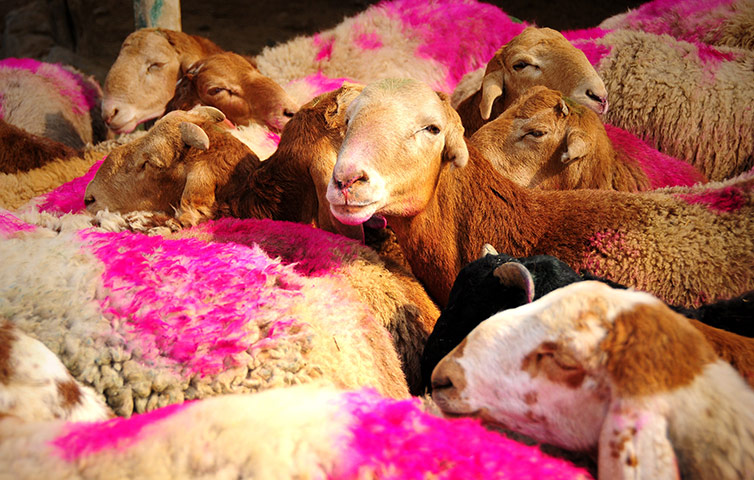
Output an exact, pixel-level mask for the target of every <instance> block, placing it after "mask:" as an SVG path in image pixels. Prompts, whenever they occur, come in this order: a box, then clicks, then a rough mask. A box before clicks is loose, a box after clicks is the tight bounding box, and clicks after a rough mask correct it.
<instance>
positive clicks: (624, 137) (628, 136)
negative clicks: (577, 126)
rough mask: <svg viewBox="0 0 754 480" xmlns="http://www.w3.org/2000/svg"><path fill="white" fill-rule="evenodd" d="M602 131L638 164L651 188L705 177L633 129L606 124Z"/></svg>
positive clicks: (700, 180)
mask: <svg viewBox="0 0 754 480" xmlns="http://www.w3.org/2000/svg"><path fill="white" fill-rule="evenodd" d="M605 131H606V132H607V136H608V137H609V138H610V141H611V142H612V144H613V147H614V148H615V149H616V150H617V151H618V152H619V153H623V154H624V155H625V156H626V157H627V158H630V159H631V160H632V161H633V162H636V163H638V164H639V166H640V167H641V169H642V170H643V171H644V173H645V174H646V175H647V178H649V181H650V187H651V189H656V188H661V187H671V186H676V185H684V186H691V185H694V184H696V183H699V182H706V181H707V179H706V178H705V176H704V175H703V174H702V173H701V172H700V171H699V170H697V169H696V168H695V167H694V166H693V165H691V164H690V163H688V162H684V161H683V160H679V159H677V158H674V157H671V156H669V155H665V154H664V153H662V152H659V151H657V150H655V149H654V148H652V147H651V146H649V144H647V143H646V142H645V141H644V140H642V139H640V138H639V137H637V136H635V135H633V134H632V133H629V132H627V131H625V130H623V129H621V128H618V127H614V126H612V125H605Z"/></svg>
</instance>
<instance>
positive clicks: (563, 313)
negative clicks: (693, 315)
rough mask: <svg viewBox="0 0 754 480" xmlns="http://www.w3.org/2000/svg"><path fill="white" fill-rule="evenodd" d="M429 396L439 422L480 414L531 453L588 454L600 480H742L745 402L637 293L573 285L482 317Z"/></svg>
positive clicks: (753, 421)
mask: <svg viewBox="0 0 754 480" xmlns="http://www.w3.org/2000/svg"><path fill="white" fill-rule="evenodd" d="M660 346H662V348H660ZM668 358H672V359H673V361H672V362H669V361H668ZM490 372H494V373H490ZM432 384H433V399H434V400H435V401H436V402H437V404H438V406H440V408H441V409H442V410H443V411H444V412H446V413H448V414H452V415H463V414H471V413H472V412H481V415H482V416H484V418H486V419H487V420H488V421H490V422H493V423H500V424H505V425H507V426H508V427H509V428H512V429H514V430H516V431H519V432H521V433H524V434H526V435H530V436H532V437H533V438H535V439H537V440H539V441H543V442H548V443H554V444H556V445H560V446H562V447H564V448H567V449H573V450H592V449H594V448H595V447H596V448H598V458H599V466H598V469H599V478H601V479H610V478H621V477H634V478H690V479H702V478H720V479H735V478H748V477H750V476H751V473H752V472H754V412H753V411H752V409H751V405H753V404H754V390H752V389H751V387H750V386H749V385H747V384H746V383H745V382H744V381H743V379H742V378H741V376H740V375H738V374H737V373H736V372H735V370H733V368H732V367H731V366H730V365H728V364H726V363H725V362H724V361H722V360H720V359H718V358H717V356H716V355H715V353H714V352H713V350H712V348H710V346H709V345H708V344H707V342H705V340H704V338H703V336H702V335H701V334H700V332H699V331H697V330H696V329H695V328H693V327H691V325H689V324H688V322H687V321H686V319H684V318H683V317H681V316H680V315H678V314H676V313H674V312H672V311H671V310H670V309H669V308H668V307H667V306H666V305H663V304H662V302H660V301H659V300H658V299H657V298H655V297H653V296H652V295H649V294H647V293H644V292H635V291H627V290H615V289H612V288H610V287H609V286H607V285H605V284H603V283H600V282H594V281H587V282H578V283H575V284H572V285H569V286H567V287H564V288H561V289H558V290H556V291H554V292H551V293H550V294H548V295H546V296H544V297H542V298H541V299H540V300H538V301H537V302H534V303H531V304H529V305H524V306H522V307H519V308H516V309H512V310H507V311H505V312H502V313H500V314H497V315H494V316H492V317H490V318H489V319H488V320H486V321H484V322H482V323H481V324H480V325H479V326H478V327H477V328H475V329H474V331H472V333H471V334H470V335H469V336H468V337H467V338H466V341H465V342H464V344H463V345H462V346H459V347H458V348H456V349H454V351H453V352H451V353H450V354H449V355H448V356H446V357H445V358H444V359H443V360H442V362H440V364H438V365H437V367H436V368H435V370H434V372H433V374H432ZM503 391H504V392H506V394H505V395H499V394H496V393H495V392H503Z"/></svg>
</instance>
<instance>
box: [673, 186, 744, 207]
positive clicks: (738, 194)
mask: <svg viewBox="0 0 754 480" xmlns="http://www.w3.org/2000/svg"><path fill="white" fill-rule="evenodd" d="M676 196H677V197H678V198H680V199H682V200H683V201H685V202H686V203H688V204H689V205H696V204H702V205H705V206H706V207H707V209H708V210H709V211H711V212H714V213H717V214H720V213H734V212H737V211H739V210H741V209H742V208H743V207H744V206H745V205H746V203H747V201H748V197H747V195H746V193H745V192H744V191H743V190H742V189H741V188H740V187H737V186H734V185H733V186H729V187H724V188H720V189H710V190H708V191H706V192H704V193H679V194H677V195H676Z"/></svg>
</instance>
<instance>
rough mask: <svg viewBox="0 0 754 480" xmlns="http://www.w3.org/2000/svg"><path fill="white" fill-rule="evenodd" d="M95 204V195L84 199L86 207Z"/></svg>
mask: <svg viewBox="0 0 754 480" xmlns="http://www.w3.org/2000/svg"><path fill="white" fill-rule="evenodd" d="M93 203H94V195H92V194H89V195H87V196H85V197H84V205H85V206H87V207H88V206H89V205H91V204H93Z"/></svg>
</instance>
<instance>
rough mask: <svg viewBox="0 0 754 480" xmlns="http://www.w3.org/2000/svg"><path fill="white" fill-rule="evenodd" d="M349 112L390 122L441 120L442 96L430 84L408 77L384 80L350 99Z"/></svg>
mask: <svg viewBox="0 0 754 480" xmlns="http://www.w3.org/2000/svg"><path fill="white" fill-rule="evenodd" d="M348 110H349V111H348V114H349V116H351V117H352V118H353V116H355V115H359V116H362V115H364V116H368V117H369V120H370V121H375V120H377V119H380V120H382V121H385V122H389V124H394V123H395V122H396V121H400V122H404V121H408V122H415V121H418V122H438V121H441V119H442V118H443V115H442V112H443V109H442V105H441V100H440V97H439V96H438V95H437V93H435V92H434V91H433V90H432V89H431V88H429V86H427V85H425V84H423V83H421V82H418V81H415V80H409V79H400V80H392V79H391V80H385V81H381V82H377V83H375V84H371V85H368V86H367V87H365V88H364V90H362V92H361V94H360V95H359V96H358V97H357V98H356V99H355V100H354V101H353V102H351V105H350V106H349V109H348Z"/></svg>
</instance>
